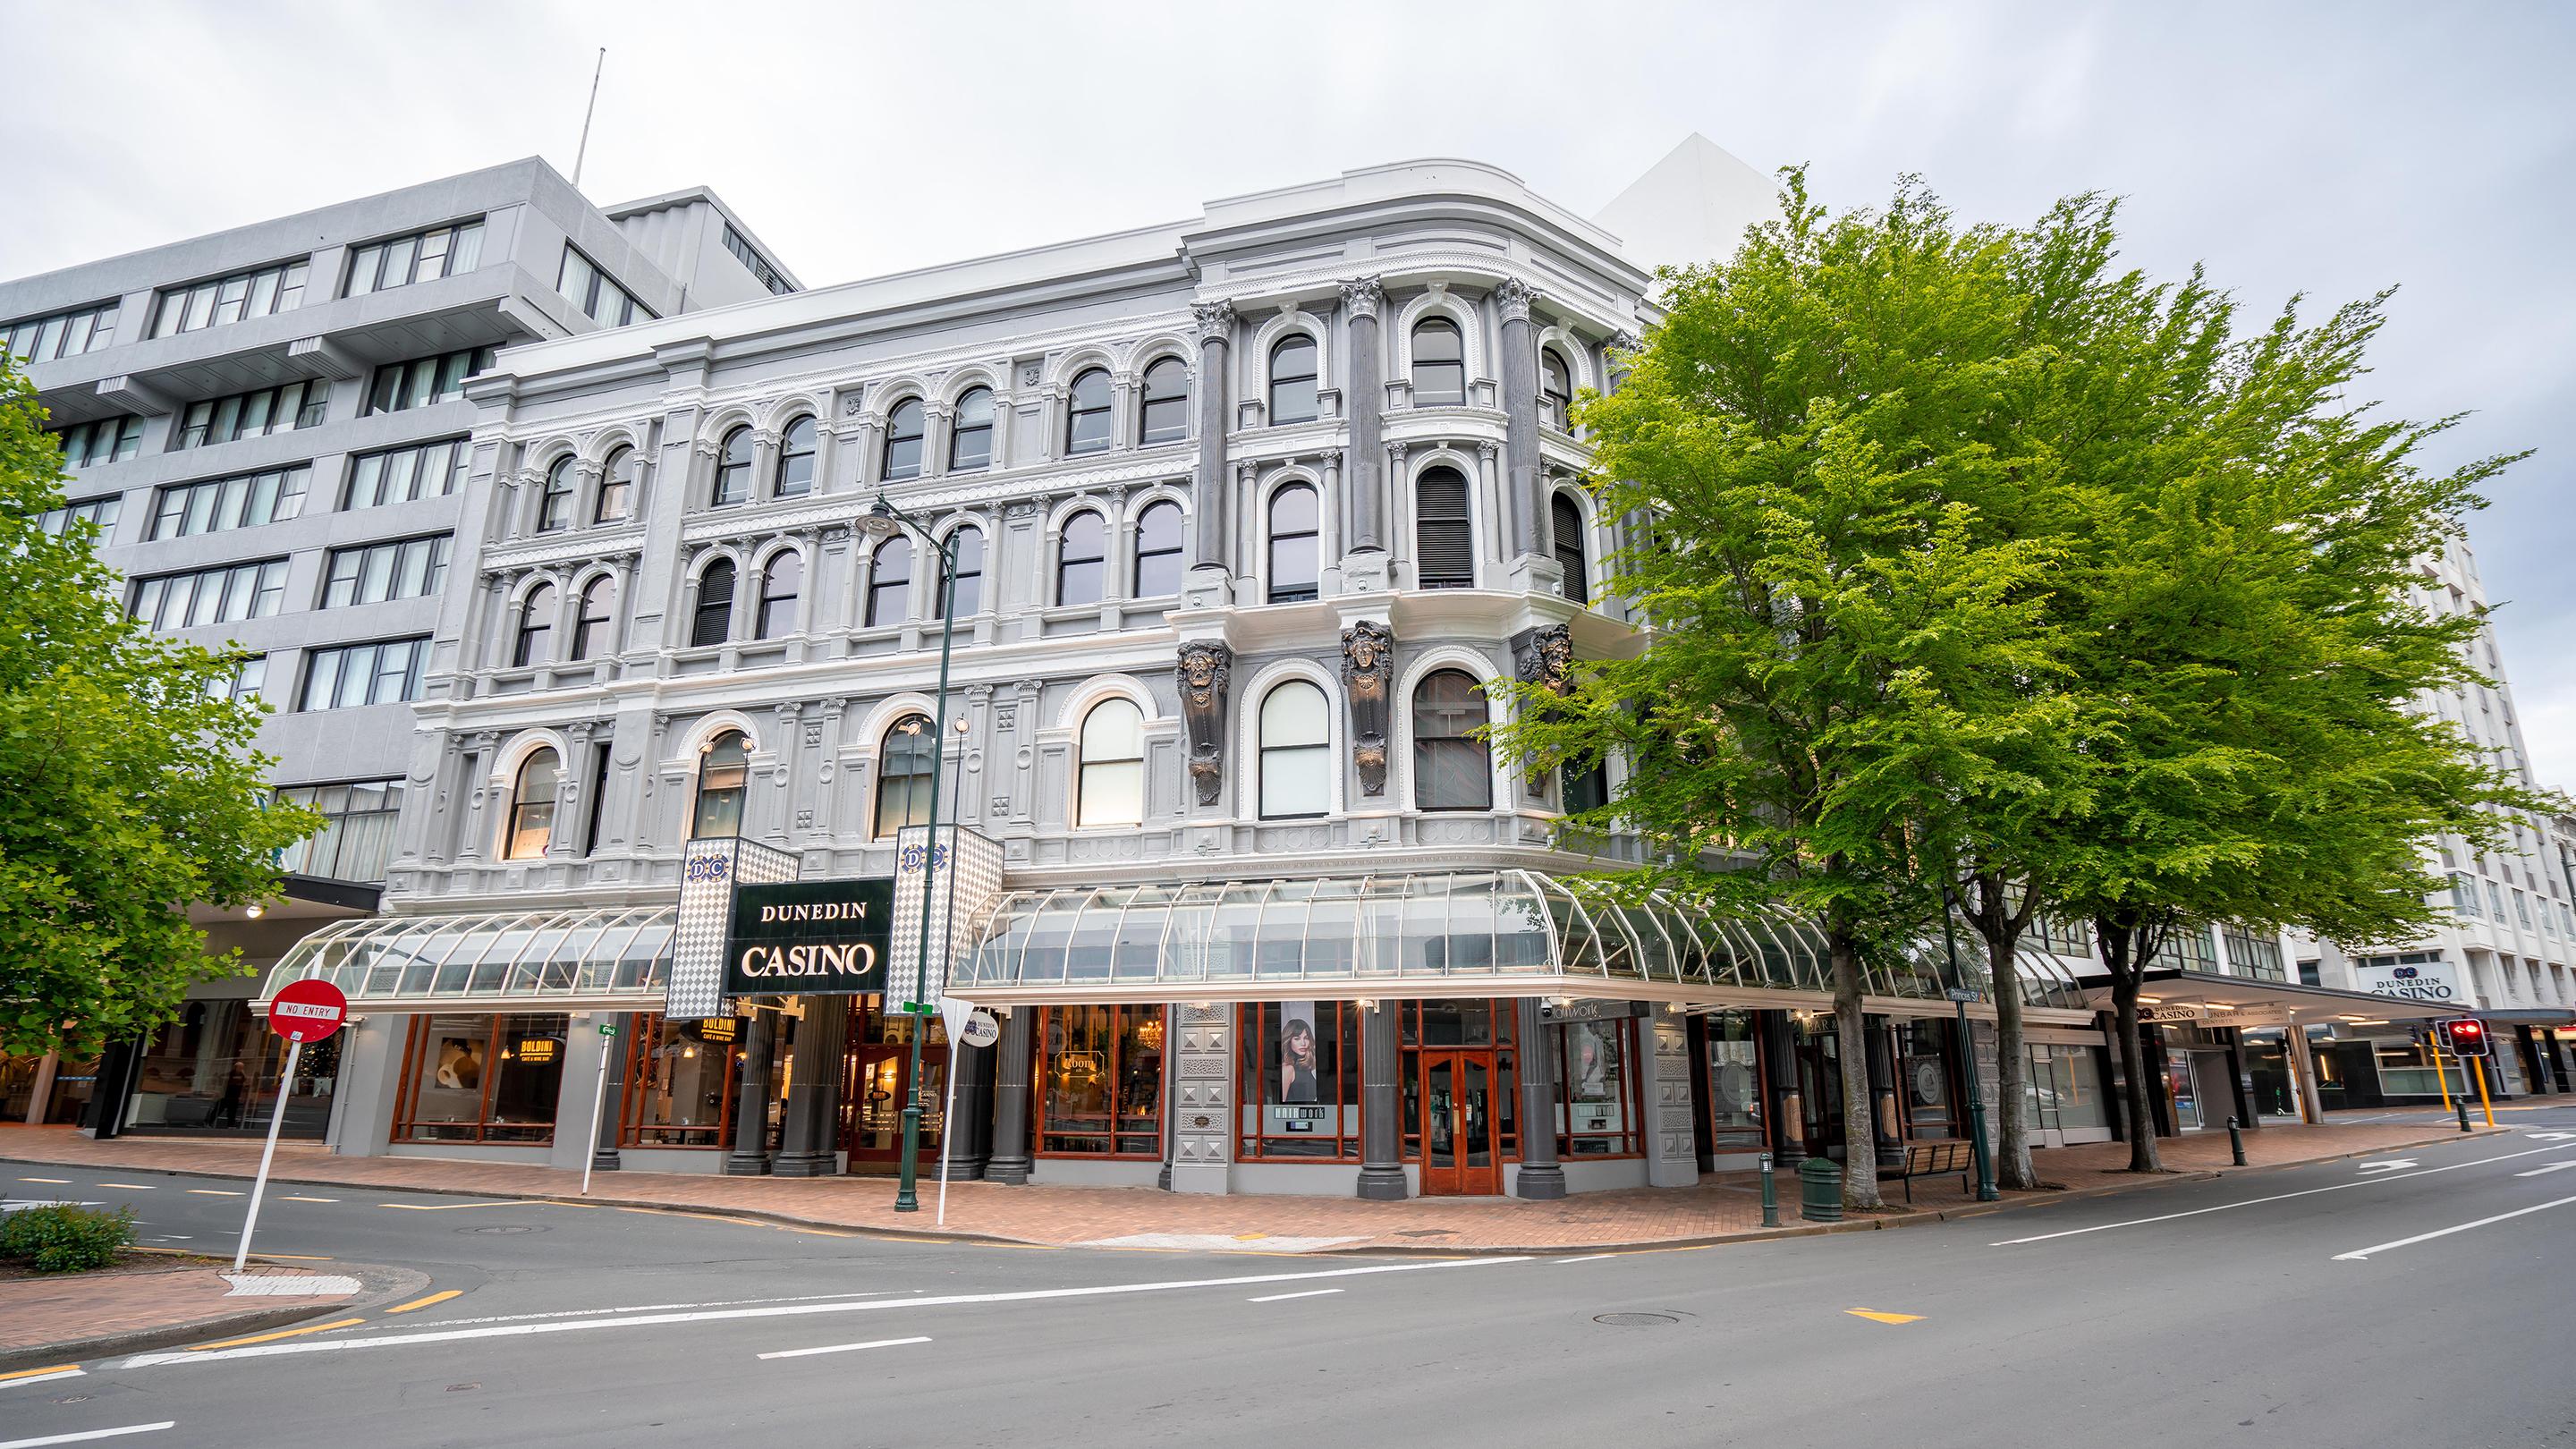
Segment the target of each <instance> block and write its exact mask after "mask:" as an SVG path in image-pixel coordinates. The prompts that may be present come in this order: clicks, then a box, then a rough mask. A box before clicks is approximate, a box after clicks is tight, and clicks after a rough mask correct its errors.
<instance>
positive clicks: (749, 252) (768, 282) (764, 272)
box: [724, 222, 796, 297]
mask: <svg viewBox="0 0 2576 1449" xmlns="http://www.w3.org/2000/svg"><path fill="white" fill-rule="evenodd" d="M724 244H725V250H726V251H729V252H731V253H733V254H734V259H735V260H736V261H739V262H741V263H742V264H743V265H744V266H746V267H749V268H750V269H751V274H752V276H753V277H755V278H757V279H759V282H760V285H762V286H764V287H767V288H768V289H769V290H770V291H771V292H773V293H776V294H777V295H779V296H781V297H784V296H786V295H787V294H788V293H790V292H793V291H795V290H796V289H795V288H794V287H793V286H791V285H789V284H788V281H787V279H786V278H785V277H782V276H780V275H778V269H777V268H776V267H773V266H771V265H770V264H769V259H768V258H767V257H764V256H762V255H761V254H760V253H759V251H758V250H757V249H755V248H754V247H753V246H752V244H751V243H750V242H747V241H745V240H743V236H742V233H741V232H738V231H735V230H734V229H733V223H732V222H726V223H725V229H724Z"/></svg>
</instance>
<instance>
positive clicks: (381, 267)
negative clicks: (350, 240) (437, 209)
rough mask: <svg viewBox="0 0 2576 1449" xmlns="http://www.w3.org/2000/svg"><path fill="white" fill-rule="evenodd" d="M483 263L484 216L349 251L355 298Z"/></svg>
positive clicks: (446, 275) (350, 280)
mask: <svg viewBox="0 0 2576 1449" xmlns="http://www.w3.org/2000/svg"><path fill="white" fill-rule="evenodd" d="M482 264H483V218H481V217H479V216H478V217H476V218H475V219H473V220H472V221H460V222H458V223H456V224H455V225H454V226H442V227H436V228H433V229H431V230H429V231H422V232H414V233H412V234H411V235H409V236H398V237H391V238H388V239H387V240H384V241H380V242H369V243H368V244H367V245H365V246H362V247H359V248H356V249H355V250H353V251H351V252H350V253H349V291H348V295H350V296H352V297H363V296H365V295H366V294H367V293H369V292H384V291H390V290H392V289H393V288H395V287H408V286H410V285H411V284H412V283H414V282H434V281H437V280H438V279H439V278H441V277H453V276H459V275H462V274H463V273H466V272H470V271H472V270H474V269H475V268H476V267H478V266H481V265H482Z"/></svg>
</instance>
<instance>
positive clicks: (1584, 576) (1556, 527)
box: [1547, 493, 1592, 604]
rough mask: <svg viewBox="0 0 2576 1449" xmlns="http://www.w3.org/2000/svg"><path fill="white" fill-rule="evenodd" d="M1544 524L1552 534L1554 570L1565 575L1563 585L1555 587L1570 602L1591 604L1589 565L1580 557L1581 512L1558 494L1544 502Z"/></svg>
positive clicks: (1581, 538)
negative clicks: (1545, 504)
mask: <svg viewBox="0 0 2576 1449" xmlns="http://www.w3.org/2000/svg"><path fill="white" fill-rule="evenodd" d="M1547 521H1548V527H1549V529H1550V530H1551V531H1552V532H1554V533H1555V534H1556V566H1557V567H1558V568H1559V569H1561V570H1563V571H1564V574H1565V582H1564V583H1563V584H1561V585H1559V587H1560V588H1561V589H1562V590H1563V591H1564V593H1565V596H1566V597H1567V598H1569V599H1572V600H1573V601H1574V602H1576V603H1578V604H1589V603H1591V602H1592V574H1591V572H1590V570H1591V567H1592V564H1591V560H1589V559H1588V558H1586V557H1585V556H1584V550H1583V510H1582V509H1580V508H1577V507H1575V506H1574V500H1573V499H1571V498H1568V497H1566V496H1565V495H1564V494H1562V493H1559V494H1556V495H1554V496H1553V497H1551V498H1549V499H1548V501H1547Z"/></svg>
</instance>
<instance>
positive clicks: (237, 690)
mask: <svg viewBox="0 0 2576 1449" xmlns="http://www.w3.org/2000/svg"><path fill="white" fill-rule="evenodd" d="M267 685H268V656H267V655H265V654H254V655H252V656H251V657H249V658H248V659H245V660H243V661H242V662H241V663H239V664H236V665H234V666H233V672H232V673H230V674H228V675H226V676H224V677H223V678H220V679H210V680H208V681H206V693H207V695H209V696H210V697H212V698H215V699H257V698H259V694H260V691H261V690H262V689H264V688H266V687H267Z"/></svg>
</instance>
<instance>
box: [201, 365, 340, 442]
mask: <svg viewBox="0 0 2576 1449" xmlns="http://www.w3.org/2000/svg"><path fill="white" fill-rule="evenodd" d="M330 406H331V384H329V383H327V382H322V381H319V380H316V381H313V382H290V383H288V384H286V385H285V386H283V387H271V388H262V389H261V390H260V391H258V392H242V393H235V394H233V395H232V396H231V397H218V398H208V399H206V400H205V401H204V402H193V403H190V404H188V410H187V411H186V412H185V413H183V414H181V415H180V418H179V429H178V432H177V433H176V434H175V435H173V436H172V438H171V440H170V450H171V451H172V452H177V451H178V450H179V449H181V448H205V447H211V446H213V445H214V444H217V443H230V442H234V441H237V440H239V439H242V438H260V437H266V436H267V435H269V434H270V433H284V432H292V431H294V430H295V429H298V428H311V427H319V426H320V425H321V423H322V418H323V415H324V414H325V413H326V412H328V411H329V410H330Z"/></svg>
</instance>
